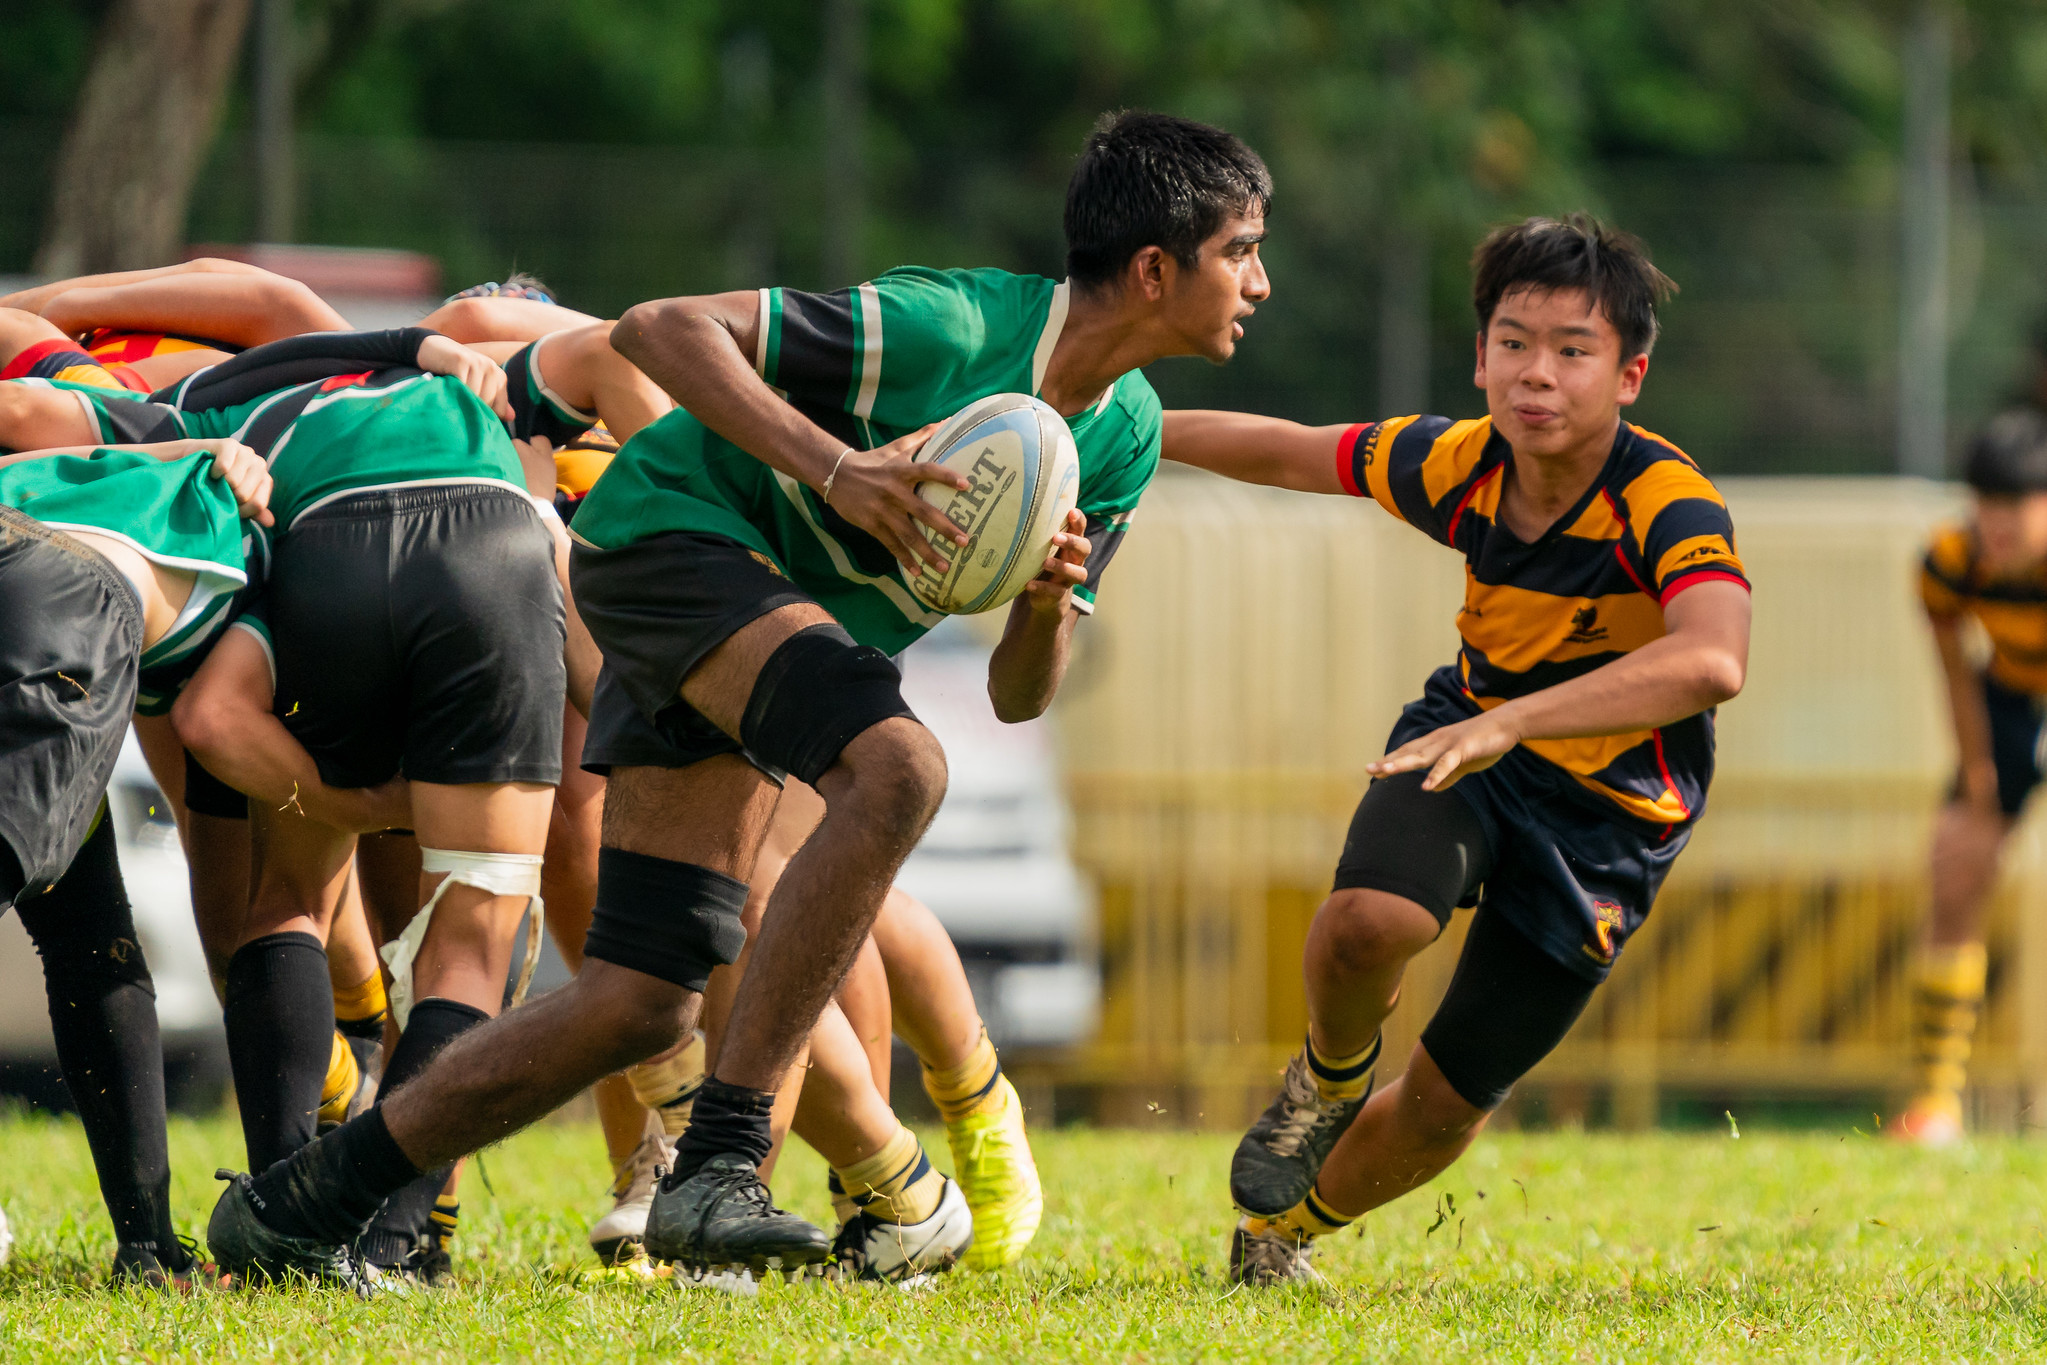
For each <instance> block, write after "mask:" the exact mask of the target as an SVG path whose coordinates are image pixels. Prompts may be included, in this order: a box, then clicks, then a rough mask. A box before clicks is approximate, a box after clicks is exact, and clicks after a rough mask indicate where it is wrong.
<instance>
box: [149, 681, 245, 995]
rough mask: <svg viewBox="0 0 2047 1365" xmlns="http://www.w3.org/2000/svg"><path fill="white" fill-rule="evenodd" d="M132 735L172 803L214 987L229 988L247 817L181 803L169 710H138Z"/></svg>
mask: <svg viewBox="0 0 2047 1365" xmlns="http://www.w3.org/2000/svg"><path fill="white" fill-rule="evenodd" d="M135 738H136V740H137V742H138V743H140V744H141V746H142V756H143V758H144V759H146V760H147V761H148V763H149V773H150V776H152V777H154V778H155V779H156V785H157V789H158V790H160V791H161V792H162V793H163V794H164V798H165V799H166V800H167V801H169V802H170V804H171V818H172V819H173V820H175V821H176V822H177V826H178V841H179V843H181V844H183V845H184V849H185V866H186V868H187V872H188V876H189V877H190V880H191V887H192V918H193V920H194V922H195V923H196V924H197V925H198V928H199V946H200V949H201V950H202V951H203V952H204V953H205V954H206V974H207V975H208V976H209V977H211V978H212V980H213V993H214V994H215V995H216V996H218V995H220V994H221V993H222V992H223V991H225V990H226V989H227V961H228V959H229V958H231V957H233V956H234V952H235V949H236V948H237V947H239V946H240V945H241V941H242V921H243V920H244V919H245V918H246V917H247V916H248V913H249V822H248V821H247V820H246V819H242V820H234V819H223V818H221V817H219V816H214V815H196V814H194V813H193V812H192V811H191V810H190V809H188V808H187V807H186V805H185V746H184V744H183V742H182V741H180V740H179V739H178V732H177V729H176V727H175V726H173V725H172V724H171V718H170V717H169V716H137V717H136V718H135Z"/></svg>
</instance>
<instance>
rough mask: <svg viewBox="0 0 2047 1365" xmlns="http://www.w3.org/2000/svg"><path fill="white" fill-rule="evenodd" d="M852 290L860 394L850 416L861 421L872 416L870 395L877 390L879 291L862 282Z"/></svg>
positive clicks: (879, 360)
mask: <svg viewBox="0 0 2047 1365" xmlns="http://www.w3.org/2000/svg"><path fill="white" fill-rule="evenodd" d="M853 292H854V295H855V297H857V298H858V299H859V301H860V396H859V397H858V398H857V399H855V400H854V402H853V415H854V416H855V417H858V418H859V419H860V420H861V421H863V422H865V421H869V420H871V419H872V418H873V416H874V396H875V394H877V393H879V392H880V391H881V291H880V290H878V289H876V288H875V287H874V286H873V285H871V284H863V285H861V286H860V287H859V288H858V289H856V290H854V291H853Z"/></svg>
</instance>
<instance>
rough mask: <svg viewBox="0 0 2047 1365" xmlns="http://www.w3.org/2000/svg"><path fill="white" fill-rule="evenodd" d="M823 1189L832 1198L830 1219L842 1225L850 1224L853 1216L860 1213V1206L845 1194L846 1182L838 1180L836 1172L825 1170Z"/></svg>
mask: <svg viewBox="0 0 2047 1365" xmlns="http://www.w3.org/2000/svg"><path fill="white" fill-rule="evenodd" d="M824 1187H825V1189H826V1190H827V1191H828V1192H830V1194H831V1196H832V1217H834V1218H836V1219H838V1220H839V1222H840V1223H842V1224H843V1223H848V1222H851V1221H852V1218H853V1215H854V1214H856V1213H858V1212H860V1206H859V1205H858V1204H856V1203H854V1202H853V1197H852V1196H851V1195H849V1194H847V1193H846V1182H845V1181H843V1180H841V1179H839V1173H838V1172H837V1171H834V1170H829V1169H828V1170H826V1172H825V1178H824Z"/></svg>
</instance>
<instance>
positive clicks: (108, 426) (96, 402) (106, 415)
mask: <svg viewBox="0 0 2047 1365" xmlns="http://www.w3.org/2000/svg"><path fill="white" fill-rule="evenodd" d="M0 383H7V384H24V385H28V386H30V387H33V388H44V389H56V390H59V391H61V392H64V393H68V394H70V395H72V396H73V397H74V398H76V399H77V400H78V406H79V407H80V408H81V409H83V410H84V413H85V420H86V421H87V422H89V423H90V424H91V425H92V439H93V440H95V441H103V442H105V443H106V444H107V445H149V444H151V443H152V442H156V441H176V440H181V439H183V437H184V435H185V431H184V427H183V426H182V425H181V424H180V423H179V421H178V414H177V413H176V412H175V411H173V410H172V409H171V408H170V407H169V406H168V405H166V404H163V403H153V402H150V401H148V400H147V399H143V398H137V397H135V396H133V395H132V394H130V393H129V392H128V391H127V390H125V389H109V388H105V387H102V386H100V385H97V384H77V383H73V382H71V381H69V380H64V379H35V378H23V379H8V380H0Z"/></svg>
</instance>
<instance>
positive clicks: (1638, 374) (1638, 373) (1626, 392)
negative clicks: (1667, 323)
mask: <svg viewBox="0 0 2047 1365" xmlns="http://www.w3.org/2000/svg"><path fill="white" fill-rule="evenodd" d="M1648 373H1649V353H1648V352H1647V351H1644V352H1643V353H1642V354H1640V355H1638V356H1633V357H1630V358H1629V359H1627V360H1625V361H1622V362H1621V391H1620V394H1619V398H1620V403H1621V406H1622V407H1626V406H1627V405H1628V404H1630V403H1632V402H1634V401H1635V400H1636V399H1637V398H1640V397H1641V396H1642V376H1644V375H1646V374H1648Z"/></svg>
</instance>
